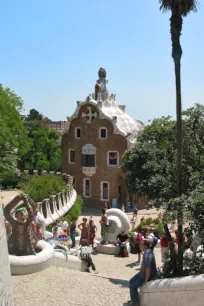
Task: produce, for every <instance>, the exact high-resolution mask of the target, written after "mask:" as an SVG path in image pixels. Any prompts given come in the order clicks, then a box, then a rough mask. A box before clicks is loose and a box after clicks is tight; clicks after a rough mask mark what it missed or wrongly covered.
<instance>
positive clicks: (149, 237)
mask: <svg viewBox="0 0 204 306" xmlns="http://www.w3.org/2000/svg"><path fill="white" fill-rule="evenodd" d="M147 239H148V240H149V241H151V243H153V241H154V234H153V233H150V234H149V235H148V236H147Z"/></svg>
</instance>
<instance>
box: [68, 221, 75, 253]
mask: <svg viewBox="0 0 204 306" xmlns="http://www.w3.org/2000/svg"><path fill="white" fill-rule="evenodd" d="M69 232H70V237H71V240H72V245H71V248H72V249H73V248H75V238H76V218H73V220H72V222H71V224H70V226H69Z"/></svg>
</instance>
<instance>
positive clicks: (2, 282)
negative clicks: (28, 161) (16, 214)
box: [0, 203, 14, 306]
mask: <svg viewBox="0 0 204 306" xmlns="http://www.w3.org/2000/svg"><path fill="white" fill-rule="evenodd" d="M0 305H5V306H13V305H14V302H13V295H12V289H11V279H10V265H9V256H8V248H7V240H6V231H5V226H4V218H3V211H2V204H1V203H0Z"/></svg>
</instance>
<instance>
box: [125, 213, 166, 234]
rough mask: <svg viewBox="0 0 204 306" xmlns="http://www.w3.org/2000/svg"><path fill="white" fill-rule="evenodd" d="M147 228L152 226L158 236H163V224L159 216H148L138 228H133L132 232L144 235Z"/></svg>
mask: <svg viewBox="0 0 204 306" xmlns="http://www.w3.org/2000/svg"><path fill="white" fill-rule="evenodd" d="M147 228H152V229H153V232H154V235H155V236H156V237H158V238H160V237H161V235H162V233H163V230H164V229H163V224H162V222H161V221H160V219H159V218H155V219H152V218H147V219H146V220H144V221H143V222H141V223H140V224H139V225H138V226H137V228H136V229H134V230H132V231H131V232H130V234H132V233H133V232H134V231H137V232H140V233H141V234H142V235H143V236H144V237H145V236H146V231H147Z"/></svg>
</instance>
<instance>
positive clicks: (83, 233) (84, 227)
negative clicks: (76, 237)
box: [78, 218, 90, 245]
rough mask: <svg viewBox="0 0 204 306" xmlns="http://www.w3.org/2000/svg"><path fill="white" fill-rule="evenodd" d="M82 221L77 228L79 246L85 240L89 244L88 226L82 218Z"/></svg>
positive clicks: (85, 219)
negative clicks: (78, 230) (78, 231)
mask: <svg viewBox="0 0 204 306" xmlns="http://www.w3.org/2000/svg"><path fill="white" fill-rule="evenodd" d="M82 221H83V222H82V223H80V224H79V225H78V228H79V229H80V230H81V238H80V245H81V241H82V240H87V241H88V242H89V238H90V237H89V236H90V226H89V224H88V223H87V218H83V219H82Z"/></svg>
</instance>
